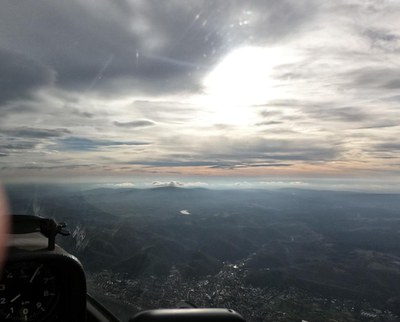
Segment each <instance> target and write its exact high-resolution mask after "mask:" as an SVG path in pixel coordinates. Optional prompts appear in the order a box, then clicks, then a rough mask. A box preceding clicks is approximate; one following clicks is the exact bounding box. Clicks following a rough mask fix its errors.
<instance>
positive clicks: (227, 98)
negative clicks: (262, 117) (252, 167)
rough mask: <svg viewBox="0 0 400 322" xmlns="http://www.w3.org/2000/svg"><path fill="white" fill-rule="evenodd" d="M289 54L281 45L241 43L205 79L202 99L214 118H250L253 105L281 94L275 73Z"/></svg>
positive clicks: (243, 120)
mask: <svg viewBox="0 0 400 322" xmlns="http://www.w3.org/2000/svg"><path fill="white" fill-rule="evenodd" d="M289 56H291V55H289V53H288V52H285V51H283V50H282V49H278V48H264V47H241V48H238V49H236V50H234V51H232V52H230V53H229V54H228V55H227V56H226V57H225V58H223V59H222V61H221V62H220V63H219V64H218V65H217V66H216V67H215V68H214V69H213V70H212V71H211V72H210V73H209V74H208V75H207V76H206V77H205V78H204V80H203V86H204V95H203V97H202V100H203V102H204V103H205V104H207V106H208V108H209V109H211V112H212V114H213V117H214V118H215V122H224V123H231V124H244V123H248V122H251V121H252V119H253V117H254V115H253V113H252V112H251V106H254V105H257V104H265V103H266V102H268V101H269V100H272V99H275V98H277V97H278V96H280V95H281V94H282V93H281V89H280V87H279V81H277V80H275V79H274V74H273V73H274V69H275V68H277V67H278V66H279V65H281V64H287V63H288V58H289Z"/></svg>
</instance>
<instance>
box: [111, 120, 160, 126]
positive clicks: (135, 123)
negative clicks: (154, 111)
mask: <svg viewBox="0 0 400 322" xmlns="http://www.w3.org/2000/svg"><path fill="white" fill-rule="evenodd" d="M114 125H115V126H118V127H125V128H142V127H149V126H154V125H156V123H155V122H153V121H151V120H136V121H131V122H114Z"/></svg>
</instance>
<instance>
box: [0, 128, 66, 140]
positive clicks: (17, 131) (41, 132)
mask: <svg viewBox="0 0 400 322" xmlns="http://www.w3.org/2000/svg"><path fill="white" fill-rule="evenodd" d="M0 133H2V134H5V135H8V136H14V137H28V138H39V139H44V138H53V137H60V136H64V135H67V134H71V131H70V130H68V129H65V128H57V129H40V128H31V127H19V128H14V129H2V130H0Z"/></svg>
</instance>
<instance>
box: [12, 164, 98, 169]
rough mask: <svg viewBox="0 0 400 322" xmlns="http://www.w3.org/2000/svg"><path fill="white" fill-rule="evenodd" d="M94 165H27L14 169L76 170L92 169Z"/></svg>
mask: <svg viewBox="0 0 400 322" xmlns="http://www.w3.org/2000/svg"><path fill="white" fill-rule="evenodd" d="M91 167H93V165H88V164H66V165H51V166H50V165H49V166H46V165H25V166H18V167H16V168H13V169H20V170H39V171H42V170H63V169H65V170H74V169H78V168H91Z"/></svg>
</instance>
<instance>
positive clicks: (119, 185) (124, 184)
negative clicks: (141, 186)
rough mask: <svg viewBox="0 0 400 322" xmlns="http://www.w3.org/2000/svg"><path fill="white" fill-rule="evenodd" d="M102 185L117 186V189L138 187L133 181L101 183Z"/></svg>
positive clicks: (107, 186)
mask: <svg viewBox="0 0 400 322" xmlns="http://www.w3.org/2000/svg"><path fill="white" fill-rule="evenodd" d="M100 186H102V187H106V188H115V189H120V188H124V189H125V188H136V185H135V184H134V183H132V182H121V183H107V184H101V185H100Z"/></svg>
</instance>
